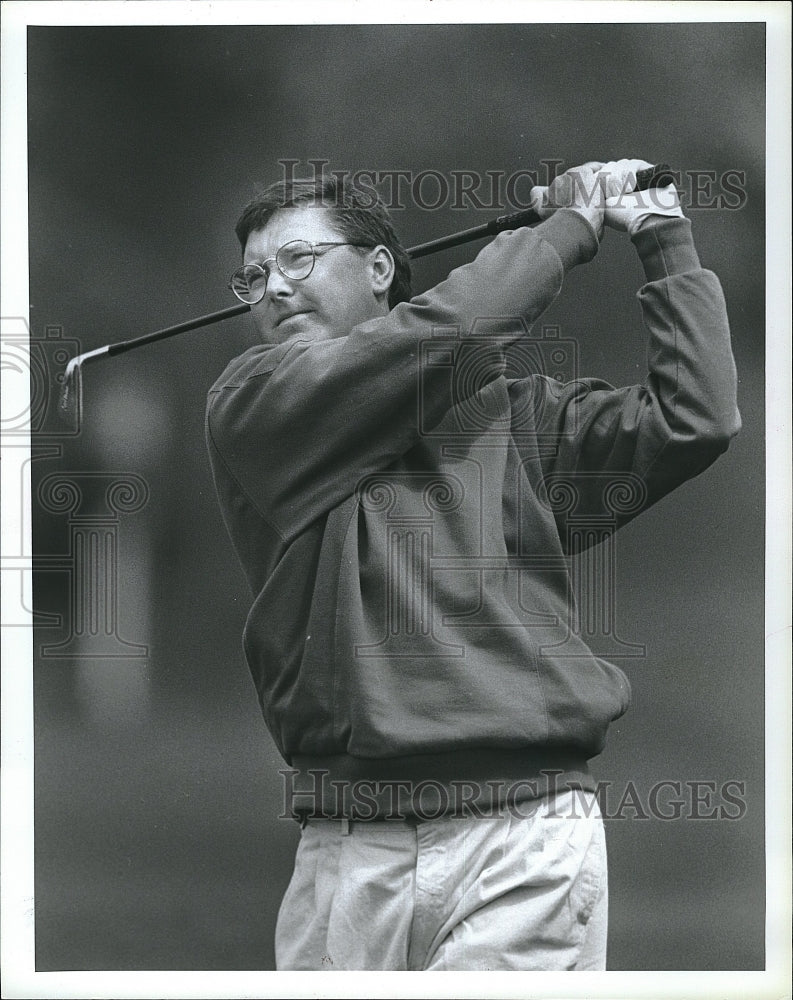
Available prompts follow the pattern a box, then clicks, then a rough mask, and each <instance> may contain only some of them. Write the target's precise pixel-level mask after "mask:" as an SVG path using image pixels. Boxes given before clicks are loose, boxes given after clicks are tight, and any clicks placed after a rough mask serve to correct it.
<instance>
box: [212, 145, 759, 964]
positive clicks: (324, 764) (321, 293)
mask: <svg viewBox="0 0 793 1000" xmlns="http://www.w3.org/2000/svg"><path fill="white" fill-rule="evenodd" d="M647 166H649V164H647V163H646V162H644V161H638V160H621V161H618V162H616V163H609V164H600V163H590V164H587V165H585V166H582V167H578V168H576V169H574V170H571V171H568V172H566V173H565V174H563V175H561V176H560V177H559V178H557V179H556V180H555V181H554V182H553V184H552V185H551V186H550V188H549V189H547V190H546V189H542V190H539V189H538V190H536V191H535V195H536V197H537V204H538V205H539V206H540V212H541V214H542V215H543V217H544V221H543V222H542V223H541V224H540V225H538V226H537V227H536V228H534V229H528V228H521V229H517V230H515V231H513V232H507V233H503V234H501V235H499V236H498V237H497V238H496V239H495V240H493V241H492V242H491V243H490V244H489V245H488V246H486V247H484V249H482V250H481V252H480V253H479V254H478V256H477V257H476V259H475V260H474V261H473V262H472V263H470V264H467V265H465V266H463V267H460V268H458V269H457V270H455V271H453V272H452V273H451V274H450V275H449V277H448V279H447V280H446V281H444V282H442V283H441V284H439V285H438V286H437V287H436V288H433V289H431V290H430V291H428V292H426V293H424V294H422V295H418V296H416V297H415V298H412V299H411V298H410V293H409V265H408V262H407V259H406V257H405V253H404V251H403V249H402V248H401V246H400V244H399V242H398V240H397V239H396V236H395V234H394V232H393V229H392V227H391V223H390V221H389V219H388V216H387V214H386V212H385V210H384V209H383V207H382V206H380V205H375V206H373V207H372V206H371V205H370V202H368V201H367V200H366V199H369V195H368V194H367V195H366V198H364V196H362V195H361V193H360V192H355V191H346V190H344V189H340V188H339V187H338V186H337V185H335V182H333V181H330V182H327V183H326V184H325V185H324V186H322V185H320V186H319V187H318V188H317V187H315V186H314V185H312V184H308V183H305V182H303V183H301V182H295V183H294V184H291V185H286V186H285V185H275V186H274V187H273V188H271V189H268V191H267V192H265V194H264V195H262V196H261V198H259V199H257V200H255V201H254V202H252V203H251V204H250V205H249V206H248V207H247V208H246V209H245V211H244V212H243V215H242V217H241V219H240V222H239V224H238V226H237V234H238V236H239V239H240V242H241V244H242V248H243V255H244V256H243V266H242V267H241V268H240V269H239V270H238V271H236V272H235V274H234V276H233V278H232V283H231V284H232V288H233V289H234V290H235V292H236V293H237V294H238V296H239V297H240V298H242V299H243V301H248V302H250V303H251V311H252V314H253V319H254V322H255V324H256V328H257V330H258V332H259V334H260V336H261V340H262V344H261V345H260V346H257V347H255V348H253V349H251V350H249V351H248V352H246V353H245V354H244V355H242V357H240V358H238V359H237V360H236V361H234V362H232V363H231V364H230V365H229V367H228V368H227V369H226V371H225V373H224V374H223V375H222V377H221V378H220V379H219V380H218V382H217V383H216V384H215V386H214V387H213V388H212V390H211V392H210V395H209V402H208V409H207V441H208V447H209V452H210V456H211V462H212V467H213V473H214V477H215V483H216V487H217V492H218V496H219V500H220V504H221V508H222V510H223V514H224V518H225V521H226V524H227V527H228V530H229V532H230V535H231V538H232V540H233V543H234V545H235V547H236V550H237V553H238V555H239V557H240V559H241V561H242V564H243V566H244V568H245V572H246V574H247V577H248V580H249V582H250V585H251V589H252V591H253V594H254V595H255V597H254V602H253V606H252V608H251V611H250V615H249V618H248V621H247V624H246V628H245V637H244V646H245V652H246V655H247V658H248V662H249V664H250V667H251V671H252V674H253V677H254V680H255V683H256V687H257V691H258V694H259V698H260V702H261V706H262V710H263V713H264V717H265V719H266V721H267V724H268V726H269V728H270V730H271V732H272V734H273V737H274V739H275V742H276V744H277V745H278V748H279V750H280V751H281V753H282V754H283V756H284V758H285V760H286V761H287V762H288V764H289V765H290V771H289V772H287V776H288V779H289V780H288V790H289V791H290V792H291V795H292V798H291V806H290V808H291V811H292V812H293V814H294V815H295V816H296V817H298V818H300V820H301V824H302V836H301V842H300V845H299V849H298V853H297V858H296V863H295V871H294V875H293V878H292V881H291V883H290V886H289V889H288V890H287V893H286V896H285V898H284V901H283V903H282V906H281V910H280V913H279V920H278V927H277V931H276V961H277V965H278V968H280V969H323V968H326V969H447V970H448V969H452V970H453V969H540V970H556V969H579V970H580V969H599V968H604V967H605V949H606V906H607V881H606V858H605V848H604V842H603V827H602V821H601V819H600V815H599V813H598V810H597V802H596V800H595V798H594V794H593V792H594V787H595V786H594V782H593V779H592V776H591V774H590V772H589V768H588V764H587V761H588V760H589V759H590V758H591V757H593V756H595V755H597V754H598V753H599V752H600V751H601V749H602V747H603V743H604V739H605V734H606V730H607V728H608V725H609V723H610V722H611V721H612V720H613V719H615V718H617V717H618V716H619V715H621V714H622V713H623V712H624V711H625V710H626V708H627V707H628V702H629V686H628V682H627V680H626V678H625V676H624V675H623V673H622V672H621V671H620V670H618V669H617V668H616V667H614V666H612V665H611V664H609V663H607V662H605V661H604V660H602V659H600V658H598V657H597V656H596V655H595V654H594V653H593V652H592V651H591V650H590V649H588V648H587V646H586V644H585V643H584V641H583V639H582V638H581V636H580V635H578V634H577V632H576V630H575V629H574V628H570V627H569V622H570V606H569V605H570V595H569V591H570V580H569V576H568V570H567V565H566V561H565V560H566V557H567V556H568V555H569V553H570V552H571V551H574V550H576V549H578V548H582V547H585V546H586V545H588V544H591V541H592V540H591V538H590V539H589V540H587V539H586V538H583V536H581V535H580V533H579V534H578V535H577V534H576V533H575V532H574V531H571V530H570V524H569V517H568V515H569V512H570V510H571V509H573V507H574V508H575V512H576V516H577V517H578V518H579V521H580V518H581V517H582V516H583V517H584V520H586V517H587V516H589V517H591V518H592V519H593V523H594V522H597V521H598V518H600V522H599V523H602V515H603V513H604V511H605V512H606V513H608V514H609V515H610V516H611V521H609V523H610V524H612V523H613V524H615V525H616V524H620V523H622V522H624V521H625V520H627V519H628V518H630V517H632V516H634V515H635V514H636V513H638V512H639V511H640V510H641V509H645V508H646V507H648V506H649V505H650V504H652V503H654V502H655V501H656V500H658V499H659V498H660V497H662V496H663V495H664V494H666V493H667V492H669V491H670V490H671V489H674V488H675V487H676V486H678V485H679V484H680V483H682V482H683V481H684V480H686V479H688V478H690V477H692V476H694V475H697V474H698V473H699V472H701V471H702V470H703V469H705V468H706V467H707V466H708V465H710V464H711V463H712V462H713V461H714V459H715V458H716V457H717V456H718V455H719V454H720V453H721V452H723V451H724V449H725V448H726V447H727V445H728V442H729V440H730V438H731V437H732V436H733V435H734V434H735V433H736V432H737V430H738V429H739V425H740V421H739V416H738V412H737V408H736V403H735V393H736V377H735V370H734V364H733V360H732V355H731V351H730V344H729V332H728V325H727V319H726V314H725V308H724V302H723V298H722V294H721V289H720V286H719V283H718V280H717V279H716V277H715V275H713V274H712V273H711V272H709V271H705V270H703V269H702V268H701V267H700V264H699V261H698V258H697V254H696V250H695V249H694V246H693V243H692V241H691V234H690V223H689V222H688V220H686V219H684V218H683V217H682V212H681V211H680V208H679V204H678V201H677V198H676V196H675V192H674V188H672V187H670V188H668V189H666V190H665V191H664V192H663V193H664V194H665V195H666V196H667V197H666V199H665V200H664V199H661V198H660V197H659V192H657V191H656V192H653V195H654V196H650V195H644V196H641V195H639V194H630V193H626V192H629V191H630V190H631V186H632V182H633V178H634V176H635V173H636V171H637V170H638V169H641V168H644V167H647ZM604 225H609V226H612V227H613V228H616V229H620V230H624V231H627V232H628V233H629V234H630V236H631V238H632V240H633V243H634V245H635V246H636V249H637V250H638V252H639V255H640V257H641V260H642V262H643V264H644V268H645V271H646V278H647V283H646V284H645V285H644V286H643V287H642V289H641V291H640V293H639V298H640V301H641V305H642V309H643V313H644V319H645V323H646V325H647V327H648V329H649V332H650V350H649V357H650V372H649V375H648V378H647V380H646V382H645V384H644V385H642V386H634V387H631V388H625V389H614V388H612V387H611V386H609V385H607V384H606V383H603V382H600V381H596V380H575V381H571V382H569V383H566V384H563V383H560V382H558V381H556V380H555V379H553V378H549V377H546V376H544V375H541V374H531V373H526V372H525V371H523V372H518V373H517V374H516V373H515V372H514V370H513V369H511V368H510V367H509V365H510V364H511V363H512V362H510V355H511V353H514V352H515V351H517V352H518V354H519V353H520V350H521V348H522V347H525V345H526V343H527V342H529V341H530V338H529V337H528V336H527V331H528V327H529V324H531V323H532V322H533V321H534V320H536V319H537V317H538V316H539V315H540V314H541V313H542V312H543V310H544V309H545V308H546V307H547V306H548V305H549V304H550V303H551V302H552V301H553V299H554V298H555V296H556V295H557V294H558V292H559V290H560V288H561V286H562V281H563V278H564V275H565V273H566V272H567V271H569V270H570V269H571V268H573V267H575V266H577V265H579V264H582V263H585V262H587V261H589V260H591V258H592V257H594V255H595V254H596V252H597V249H598V245H599V240H600V238H601V236H602V234H603V231H604ZM615 490H616V492H617V497H618V499H617V500H616V501H615V499H614V491H615ZM626 495H627V497H628V498H627V499H626Z"/></svg>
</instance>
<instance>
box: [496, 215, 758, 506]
mask: <svg viewBox="0 0 793 1000" xmlns="http://www.w3.org/2000/svg"><path fill="white" fill-rule="evenodd" d="M632 239H633V243H634V245H635V246H636V249H637V250H638V252H639V255H640V258H641V260H642V264H643V266H644V271H645V276H646V279H647V281H646V284H644V285H643V286H642V288H641V289H640V290H639V293H638V299H639V303H640V305H641V309H642V314H643V319H644V323H645V326H646V327H647V330H648V331H649V345H648V374H647V377H646V379H645V382H644V384H642V385H636V386H631V387H627V388H624V389H615V388H613V387H612V386H610V385H608V384H607V383H605V382H601V381H596V380H578V381H575V382H572V383H569V384H567V385H561V384H559V383H556V382H554V381H553V380H551V379H544V378H542V379H534V380H531V382H532V383H533V384H532V385H531V386H529V384H528V380H527V383H526V384H521V381H519V382H517V383H515V384H514V385H512V386H511V388H510V392H511V396H512V403H513V411H516V409H517V408H516V405H515V404H516V402H518V401H519V400H520V397H521V396H522V395H524V394H525V393H526V392H533V393H539V395H540V402H539V403H538V404H536V405H535V408H534V409H535V412H538V411H540V412H541V413H542V430H543V431H544V432H545V435H546V437H545V440H548V441H552V442H553V443H554V444H553V447H550V448H549V449H548V450H547V451H546V454H545V456H544V457H543V459H542V469H543V482H542V484H541V487H542V491H543V493H545V494H546V495H547V497H548V502H549V503H550V505H551V507H552V509H554V500H553V494H554V492H556V494H557V496H558V498H559V499H560V501H561V512H562V514H564V512H570V511H571V510H572V509H573V507H574V509H575V513H576V516H577V517H580V516H581V515H584V516H586V515H587V514H591V515H594V516H599V515H602V514H603V513H607V514H610V515H614V516H615V517H616V521H617V523H623V522H624V521H626V520H629V519H630V518H631V517H633V516H635V515H636V514H637V513H639V511H641V510H643V509H646V508H647V507H648V506H650V505H651V504H652V503H654V502H656V501H657V500H658V499H660V498H661V497H662V496H664V495H665V494H666V493H668V492H669V491H670V490H672V489H674V488H675V487H676V486H678V485H680V484H681V483H682V482H684V481H685V480H687V479H690V478H692V477H693V476H696V475H698V474H699V473H700V472H702V471H703V470H704V469H706V468H707V467H708V466H709V465H711V464H712V462H714V461H715V459H716V458H717V457H718V456H719V455H720V454H721V453H722V452H724V451H725V450H726V448H727V447H728V445H729V442H730V440H731V439H732V437H734V435H735V434H737V433H738V431H739V430H740V426H741V419H740V414H739V412H738V407H737V401H736V394H737V378H736V371H735V363H734V360H733V355H732V349H731V345H730V332H729V324H728V320H727V312H726V306H725V302H724V296H723V294H722V289H721V285H720V283H719V281H718V278H717V277H716V275H715V274H713V273H712V272H711V271H708V270H704V269H703V268H702V267H701V266H700V262H699V258H698V256H697V252H696V249H695V247H694V244H693V241H692V238H691V223H690V221H689V220H688V219H672V220H668V221H664V222H662V223H659V224H657V225H655V226H652V227H650V228H647V229H644V230H641V231H639V232H638V233H637V234H636V235H635V236H634V237H633V238H632ZM615 490H616V492H615ZM571 504H572V506H571ZM557 520H559V521H563V520H564V517H563V516H557Z"/></svg>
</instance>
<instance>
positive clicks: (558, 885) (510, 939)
mask: <svg viewBox="0 0 793 1000" xmlns="http://www.w3.org/2000/svg"><path fill="white" fill-rule="evenodd" d="M517 808H518V809H519V810H520V812H521V813H523V814H525V815H524V816H516V815H511V814H509V813H507V814H506V815H503V816H500V817H497V818H491V819H481V818H477V817H466V818H456V817H441V818H440V819H434V820H429V821H426V822H420V823H417V824H412V823H409V822H403V821H401V820H396V821H392V820H382V821H377V822H365V823H364V822H360V823H355V822H353V823H351V824H349V827H347V826H346V825H345V824H343V823H342V822H340V821H338V820H311V821H309V822H308V824H307V825H306V826H305V828H304V829H303V832H302V836H301V839H300V844H299V846H298V851H297V856H296V859H295V871H294V874H293V876H292V880H291V882H290V884H289V887H288V889H287V891H286V895H285V896H284V899H283V902H282V904H281V909H280V912H279V915H278V924H277V927H276V940H275V952H276V965H277V967H278V969H279V970H287V969H291V970H298V969H304V970H306V969H314V970H333V969H339V970H341V969H347V970H363V969H378V970H385V969H389V970H405V969H435V970H445V971H454V970H457V971H459V970H468V969H478V970H486V969H511V970H537V971H553V970H591V969H604V968H605V965H606V933H607V909H608V887H607V873H606V848H605V837H604V831H603V821H602V819H601V816H600V811H599V809H598V807H597V800H596V798H595V796H594V795H593V794H592V793H589V792H581V791H567V792H564V793H562V794H559V795H556V796H555V797H551V798H545V799H541V800H539V801H537V802H533V803H529V802H524V803H521V804H520V805H519V806H518V807H517ZM515 811H517V809H516V810H515Z"/></svg>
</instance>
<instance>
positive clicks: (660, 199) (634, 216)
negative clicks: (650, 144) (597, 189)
mask: <svg viewBox="0 0 793 1000" xmlns="http://www.w3.org/2000/svg"><path fill="white" fill-rule="evenodd" d="M651 166H652V164H651V163H648V162H647V161H646V160H612V161H611V162H609V163H604V164H603V165H602V166H601V168H600V170H599V171H598V177H599V178H600V180H601V183H602V184H603V185H604V190H605V193H606V212H605V220H604V221H605V223H606V225H607V226H609V227H610V228H611V229H619V230H622V231H623V232H627V233H628V234H629V235H630V236H633V234H634V233H636V232H638V231H639V230H640V229H641V228H643V226H644V225H645V224H646V223H648V220H652V219H660V218H672V219H682V218H683V210H682V209H681V207H680V198H679V197H678V194H677V189H676V188H675V186H674V184H668V185H666V187H662V188H659V187H653V188H648V189H647V190H646V191H636V190H634V189H635V187H636V174H637V173H638V172H639V171H640V170H646V169H647V168H648V167H651Z"/></svg>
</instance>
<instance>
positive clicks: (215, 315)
mask: <svg viewBox="0 0 793 1000" xmlns="http://www.w3.org/2000/svg"><path fill="white" fill-rule="evenodd" d="M674 182H675V175H674V171H672V169H671V168H670V167H669V165H668V164H667V163H659V164H656V165H655V166H653V167H648V168H647V169H646V170H640V171H638V173H637V174H636V188H635V190H637V191H646V190H648V189H649V188H653V187H666V186H667V185H668V184H673V183H674ZM541 221H542V220H541V218H540V216H539V215H538V214H537V213H536V212H535V211H534V209H531V208H529V209H525V210H523V211H520V212H513V213H512V214H510V215H499V216H498V217H496V218H495V219H491V220H490V221H489V222H486V223H484V224H483V225H480V226H474V227H473V228H472V229H464V230H462V231H461V232H458V233H452V234H450V235H449V236H442V237H440V238H439V239H435V240H430V241H429V242H428V243H420V244H419V245H418V246H415V247H411V248H410V249H409V250H408V251H407V254H408V256H409V257H410V258H411V259H413V260H416V259H418V258H420V257H427V256H429V255H430V254H433V253H438V252H439V251H441V250H448V249H451V248H452V247H456V246H460V245H462V244H464V243H470V242H472V241H473V240H481V239H485V238H486V237H488V236H496V235H497V234H498V233H501V232H504V231H505V230H508V229H519V228H520V227H522V226H534V225H537V223H539V222H541ZM249 310H250V306H249V305H246V304H245V303H240V304H239V305H236V306H230V307H229V308H227V309H220V310H219V311H218V312H212V313H207V314H206V315H205V316H198V317H196V318H195V319H189V320H185V321H184V322H183V323H177V324H176V325H175V326H168V327H165V328H164V329H162V330H156V331H155V332H154V333H147V334H144V335H143V336H142V337H135V338H133V339H132V340H122V341H119V342H118V343H115V344H106V345H105V346H104V347H97V348H96V349H95V350H93V351H86V352H85V353H84V354H78V355H77V356H76V357H74V358H72V359H71V360H70V361H69V363H68V365H67V366H66V372H65V373H64V376H63V384H62V387H61V395H60V401H59V407H58V409H59V412H60V414H61V416H62V417H63V418H64V419H65V420H68V421H70V422H72V424H74V422H77V424H78V425H79V423H81V422H82V405H83V389H82V369H83V365H85V364H86V363H87V362H89V361H94V360H96V359H97V358H100V357H112V356H113V355H114V354H123V353H125V352H126V351H132V350H135V348H137V347H143V346H144V345H146V344H153V343H155V341H158V340H165V339H166V338H168V337H175V336H177V335H178V334H180V333H186V332H187V331H188V330H196V329H198V328H200V327H202V326H209V325H210V324H212V323H219V322H221V321H222V320H224V319H230V318H231V317H232V316H239V315H240V314H241V313H245V312H248V311H249Z"/></svg>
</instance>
